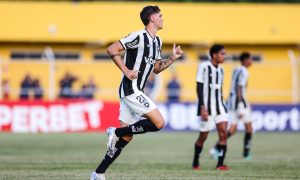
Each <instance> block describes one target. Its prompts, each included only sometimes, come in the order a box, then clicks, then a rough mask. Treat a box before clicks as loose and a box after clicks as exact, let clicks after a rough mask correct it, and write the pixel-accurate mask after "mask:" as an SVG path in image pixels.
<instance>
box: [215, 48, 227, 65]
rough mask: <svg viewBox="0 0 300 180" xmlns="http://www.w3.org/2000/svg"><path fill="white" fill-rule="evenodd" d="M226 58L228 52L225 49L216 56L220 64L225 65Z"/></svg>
mask: <svg viewBox="0 0 300 180" xmlns="http://www.w3.org/2000/svg"><path fill="white" fill-rule="evenodd" d="M225 57H226V51H225V49H222V50H221V51H219V52H218V53H217V55H216V59H217V62H218V63H223V62H224V60H225Z"/></svg>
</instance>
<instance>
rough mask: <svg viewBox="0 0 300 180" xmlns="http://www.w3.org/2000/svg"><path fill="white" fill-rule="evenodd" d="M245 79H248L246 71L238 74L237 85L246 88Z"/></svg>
mask: <svg viewBox="0 0 300 180" xmlns="http://www.w3.org/2000/svg"><path fill="white" fill-rule="evenodd" d="M247 79H248V73H247V72H246V71H242V73H240V77H239V82H238V85H239V86H242V87H244V86H246V84H247Z"/></svg>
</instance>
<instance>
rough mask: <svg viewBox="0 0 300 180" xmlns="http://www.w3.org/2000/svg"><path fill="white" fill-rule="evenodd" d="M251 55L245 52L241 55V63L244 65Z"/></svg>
mask: <svg viewBox="0 0 300 180" xmlns="http://www.w3.org/2000/svg"><path fill="white" fill-rule="evenodd" d="M250 56H251V55H250V53H248V52H243V53H242V54H241V55H240V61H241V63H244V61H245V60H246V59H249V58H250Z"/></svg>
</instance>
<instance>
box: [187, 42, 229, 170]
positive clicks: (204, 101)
mask: <svg viewBox="0 0 300 180" xmlns="http://www.w3.org/2000/svg"><path fill="white" fill-rule="evenodd" d="M209 54H210V56H211V60H210V61H206V62H202V63H200V64H199V66H198V72H197V95H198V100H199V102H198V115H199V116H200V120H201V122H200V133H199V137H198V139H197V140H196V142H195V154H194V159H193V164H192V167H193V169H194V170H200V169H201V167H200V163H199V156H200V154H201V151H202V149H203V145H204V142H205V140H206V139H207V136H208V134H209V132H210V131H211V130H212V129H213V128H214V125H216V128H217V131H218V135H219V143H218V145H217V149H218V152H219V154H218V155H219V156H218V163H217V166H216V170H229V167H228V166H226V165H224V159H225V155H226V150H227V145H226V140H227V137H226V129H227V122H228V120H227V116H228V114H227V109H226V107H225V104H224V101H223V92H222V87H223V79H224V71H223V68H222V67H221V66H220V64H221V63H223V62H224V59H225V56H226V51H225V48H224V46H222V45H218V44H216V45H213V46H212V47H211V48H210V50H209Z"/></svg>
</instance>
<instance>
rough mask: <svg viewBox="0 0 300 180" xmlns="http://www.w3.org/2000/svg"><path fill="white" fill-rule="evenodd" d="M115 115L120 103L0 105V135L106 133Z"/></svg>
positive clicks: (10, 103) (61, 101) (18, 103)
mask: <svg viewBox="0 0 300 180" xmlns="http://www.w3.org/2000/svg"><path fill="white" fill-rule="evenodd" d="M118 115H119V103H110V102H102V101H96V100H58V101H53V102H47V101H12V102H11V101H10V102H0V132H1V131H4V132H20V133H38V132H42V133H52V132H82V131H85V132H86V131H105V130H106V129H107V128H108V127H109V126H117V127H118V126H119V122H118Z"/></svg>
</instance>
